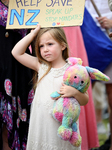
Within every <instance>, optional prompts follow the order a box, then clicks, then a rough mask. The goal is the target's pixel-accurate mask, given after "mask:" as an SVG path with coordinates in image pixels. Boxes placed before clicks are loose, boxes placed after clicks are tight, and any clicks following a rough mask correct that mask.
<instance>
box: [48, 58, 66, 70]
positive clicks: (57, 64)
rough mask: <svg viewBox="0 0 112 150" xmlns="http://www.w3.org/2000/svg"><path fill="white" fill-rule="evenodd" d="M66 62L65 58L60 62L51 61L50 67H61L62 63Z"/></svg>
mask: <svg viewBox="0 0 112 150" xmlns="http://www.w3.org/2000/svg"><path fill="white" fill-rule="evenodd" d="M65 64H66V61H65V60H63V61H61V62H60V63H52V65H51V66H52V68H61V67H63V66H64V65H65Z"/></svg>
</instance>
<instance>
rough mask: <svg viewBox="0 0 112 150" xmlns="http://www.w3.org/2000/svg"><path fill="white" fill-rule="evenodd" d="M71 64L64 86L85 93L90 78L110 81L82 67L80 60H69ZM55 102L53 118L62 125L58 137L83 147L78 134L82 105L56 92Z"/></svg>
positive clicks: (71, 58) (97, 72)
mask: <svg viewBox="0 0 112 150" xmlns="http://www.w3.org/2000/svg"><path fill="white" fill-rule="evenodd" d="M68 62H69V63H70V64H71V65H70V66H69V67H68V68H67V69H66V71H65V73H64V76H63V82H64V84H66V85H68V86H72V87H74V88H76V89H77V90H79V91H80V92H82V93H85V92H86V91H87V89H88V87H89V84H90V78H91V79H95V80H103V81H108V80H109V77H108V76H106V75H105V74H103V73H102V72H100V71H99V70H97V69H94V68H91V67H84V66H82V65H81V64H82V61H81V59H80V58H73V57H70V58H68ZM51 98H52V99H57V100H56V101H54V106H53V110H52V116H53V117H54V118H55V119H56V120H57V121H59V122H60V123H61V125H60V127H59V128H58V136H59V137H60V138H61V139H63V140H65V141H67V140H68V141H69V142H70V143H71V144H72V145H73V146H76V147H79V146H80V145H81V136H80V134H79V132H78V130H77V129H78V127H77V120H78V118H79V115H80V105H79V103H78V101H77V100H76V99H75V98H74V97H70V98H68V97H65V98H62V97H61V95H60V94H59V93H58V92H57V91H56V92H53V93H52V94H51Z"/></svg>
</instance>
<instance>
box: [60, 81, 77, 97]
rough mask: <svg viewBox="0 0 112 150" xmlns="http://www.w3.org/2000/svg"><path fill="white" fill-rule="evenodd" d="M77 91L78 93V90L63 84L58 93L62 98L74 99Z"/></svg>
mask: <svg viewBox="0 0 112 150" xmlns="http://www.w3.org/2000/svg"><path fill="white" fill-rule="evenodd" d="M75 91H76V92H77V89H75V88H73V87H71V86H68V85H65V84H64V83H62V87H61V88H60V92H58V93H59V94H61V97H74V95H75Z"/></svg>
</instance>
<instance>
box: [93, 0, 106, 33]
mask: <svg viewBox="0 0 112 150" xmlns="http://www.w3.org/2000/svg"><path fill="white" fill-rule="evenodd" d="M91 3H92V4H93V6H94V9H95V10H96V12H97V14H98V16H99V17H101V14H100V12H99V10H98V8H97V6H96V4H95V3H94V1H93V0H91ZM105 30H106V32H107V34H108V36H109V30H108V29H105Z"/></svg>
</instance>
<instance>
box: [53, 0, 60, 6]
mask: <svg viewBox="0 0 112 150" xmlns="http://www.w3.org/2000/svg"><path fill="white" fill-rule="evenodd" d="M55 3H58V6H60V4H59V0H58V2H56V0H55V2H54V5H55ZM54 5H53V6H54ZM53 6H52V7H53Z"/></svg>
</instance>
